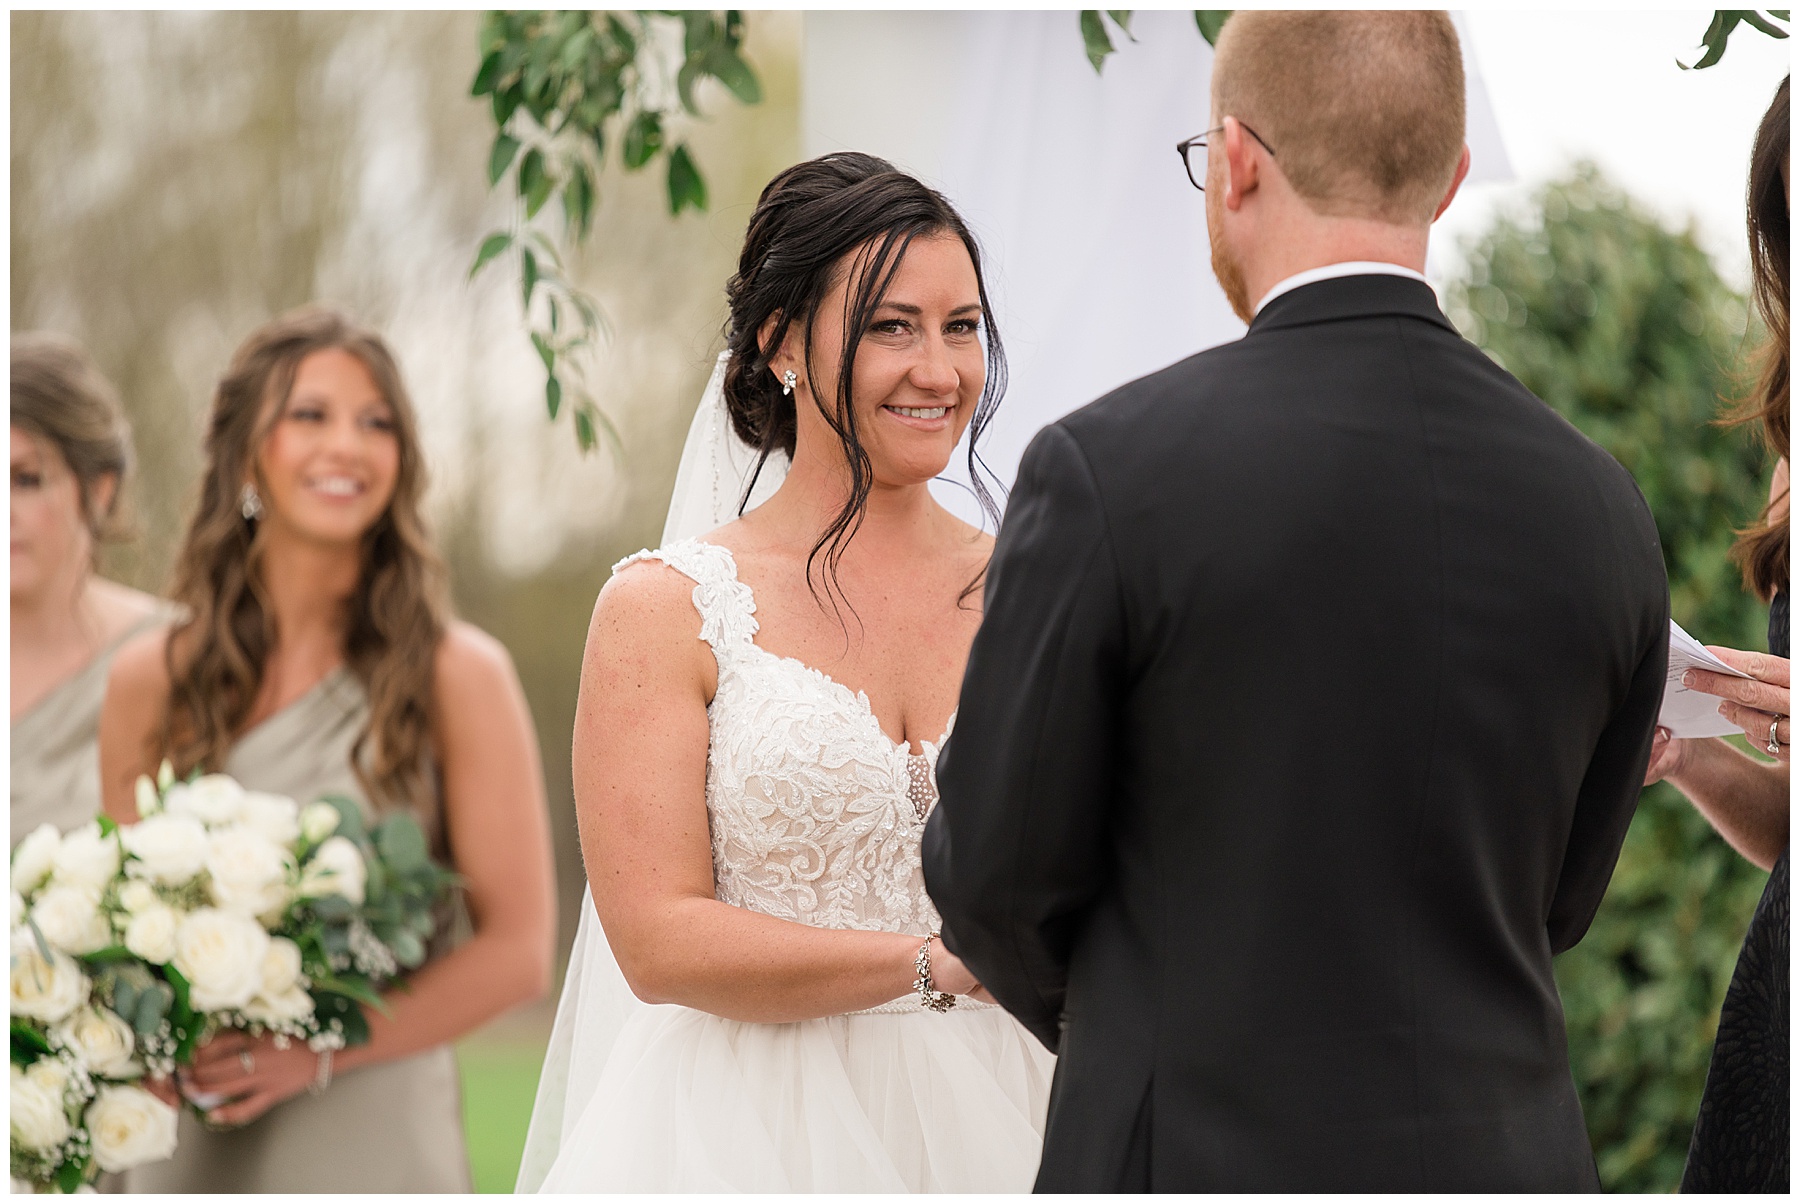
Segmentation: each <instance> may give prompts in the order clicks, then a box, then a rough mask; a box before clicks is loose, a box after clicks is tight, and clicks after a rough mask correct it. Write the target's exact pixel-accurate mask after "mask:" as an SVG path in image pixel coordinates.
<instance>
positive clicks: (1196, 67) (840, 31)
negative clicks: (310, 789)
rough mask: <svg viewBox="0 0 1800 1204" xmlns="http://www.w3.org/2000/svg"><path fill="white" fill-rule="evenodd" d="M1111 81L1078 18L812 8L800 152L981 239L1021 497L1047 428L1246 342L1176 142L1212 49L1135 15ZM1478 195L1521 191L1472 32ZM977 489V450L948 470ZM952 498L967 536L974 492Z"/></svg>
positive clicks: (945, 492) (997, 454)
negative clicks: (895, 176)
mask: <svg viewBox="0 0 1800 1204" xmlns="http://www.w3.org/2000/svg"><path fill="white" fill-rule="evenodd" d="M1132 29H1133V32H1134V33H1135V34H1136V37H1137V40H1136V41H1135V42H1130V41H1126V40H1124V39H1122V38H1121V39H1116V41H1117V42H1118V43H1119V52H1118V53H1117V54H1115V55H1113V56H1112V57H1111V58H1109V59H1108V60H1107V62H1106V68H1105V71H1104V73H1103V74H1102V75H1099V76H1096V75H1095V74H1094V71H1093V68H1092V67H1090V66H1089V65H1088V61H1087V57H1086V55H1085V54H1084V53H1083V52H1082V43H1081V36H1080V33H1079V32H1078V26H1077V24H1076V15H1075V13H1073V12H1067V11H1065V12H809V13H807V14H806V25H805V50H804V54H803V59H802V77H801V78H802V99H801V122H802V129H801V140H802V147H803V150H804V153H805V154H806V155H807V156H808V157H811V156H814V155H821V154H824V153H826V152H827V151H832V150H862V151H867V152H869V153H871V154H877V155H881V156H882V157H884V158H887V159H890V160H892V161H894V162H895V163H896V164H897V165H898V166H900V167H903V168H905V169H907V170H909V171H912V172H913V173H914V174H916V175H918V176H919V177H920V178H922V179H925V180H927V181H928V182H930V183H931V184H933V185H934V186H936V187H938V188H939V189H941V190H942V191H943V192H944V193H945V194H946V195H947V196H948V197H949V198H950V199H951V201H952V202H954V203H955V204H956V206H957V207H958V208H959V209H960V210H961V211H962V213H963V215H964V216H965V217H966V218H967V219H968V221H969V223H970V225H971V226H972V227H973V228H974V230H975V233H976V236H977V238H979V239H980V240H981V244H982V247H983V250H984V252H985V255H986V258H987V262H986V264H985V267H986V270H987V280H988V287H989V290H990V293H991V299H992V301H993V304H994V309H995V311H996V317H997V319H998V323H997V324H998V327H999V329H1000V333H1001V336H1002V338H1003V340H1004V342H1005V345H1006V352H1007V358H1008V360H1009V363H1010V366H1011V386H1010V387H1009V389H1008V390H1007V396H1006V400H1005V402H1004V403H1003V404H1002V405H1001V407H1000V411H999V414H998V415H997V416H996V417H995V419H994V422H993V424H992V425H991V426H990V427H989V429H988V432H987V434H986V436H985V437H984V439H983V442H982V454H983V457H984V458H985V460H986V462H987V463H988V465H989V466H990V467H992V468H993V469H994V471H995V472H996V473H997V474H998V476H999V478H1000V480H1001V481H1002V482H1003V483H1004V484H1005V485H1007V486H1010V485H1011V484H1012V480H1013V476H1014V473H1015V472H1016V470H1017V468H1018V463H1019V457H1020V455H1021V454H1022V453H1023V452H1024V450H1025V445H1026V444H1027V443H1029V442H1030V440H1031V437H1032V436H1033V435H1034V434H1036V433H1037V431H1038V429H1039V428H1040V427H1042V426H1043V425H1044V424H1045V423H1048V422H1051V421H1054V420H1055V419H1057V418H1059V417H1061V416H1062V415H1064V414H1066V413H1068V412H1069V411H1070V410H1073V409H1076V408H1077V407H1079V406H1082V405H1085V404H1086V403H1087V402H1089V401H1092V400H1094V399H1095V398H1097V397H1099V396H1101V395H1102V394H1104V393H1106V392H1108V391H1109V390H1111V389H1114V388H1116V387H1118V386H1119V385H1122V384H1124V383H1125V382H1127V381H1129V380H1133V379H1135V378H1136V377H1139V376H1142V375H1144V374H1146V373H1148V372H1153V371H1155V370H1157V369H1158V368H1162V367H1164V366H1166V365H1168V364H1171V363H1173V362H1175V361H1176V360H1179V359H1182V358H1184V357H1186V356H1188V355H1191V354H1193V353H1194V352H1196V351H1199V350H1201V349H1203V348H1206V347H1210V346H1213V345H1215V344H1218V343H1221V342H1225V341H1227V340H1229V339H1234V338H1237V337H1238V336H1239V335H1241V334H1242V333H1243V329H1244V328H1243V324H1242V323H1240V322H1239V321H1238V320H1237V318H1236V317H1235V316H1233V314H1232V312H1231V308H1230V306H1229V305H1227V304H1226V301H1225V297H1224V294H1223V293H1221V292H1220V291H1219V287H1218V285H1217V283H1216V282H1215V281H1214V280H1213V276H1212V270H1211V268H1210V266H1209V259H1210V256H1209V253H1208V250H1207V241H1206V212H1205V204H1204V199H1203V198H1202V197H1201V195H1200V193H1198V192H1196V191H1195V190H1194V188H1193V186H1192V185H1190V184H1189V183H1188V181H1187V177H1186V176H1185V175H1184V174H1183V172H1182V170H1181V165H1180V162H1179V160H1178V159H1177V157H1176V155H1175V150H1174V147H1175V144H1176V143H1177V142H1179V141H1180V140H1182V139H1183V138H1187V137H1190V136H1192V135H1194V134H1198V133H1200V132H1201V131H1202V130H1204V129H1206V127H1207V118H1208V116H1209V113H1208V103H1207V96H1208V84H1209V81H1210V78H1211V66H1212V49H1211V47H1209V46H1208V45H1207V44H1206V42H1205V41H1204V40H1203V39H1202V38H1201V37H1200V34H1199V31H1198V30H1197V29H1196V28H1195V27H1194V20H1193V16H1192V14H1190V13H1187V12H1139V13H1137V14H1136V16H1135V17H1134V18H1133V22H1132ZM1463 38H1464V61H1465V63H1466V65H1467V67H1468V70H1469V85H1470V86H1469V140H1470V146H1471V148H1472V150H1473V154H1474V166H1473V170H1472V172H1471V180H1472V181H1474V182H1481V181H1484V180H1502V179H1509V178H1511V168H1510V166H1509V165H1508V160H1507V156H1506V151H1505V147H1504V145H1503V144H1502V142H1501V140H1500V133H1499V127H1498V125H1497V124H1496V123H1495V121H1494V118H1493V113H1492V109H1491V107H1490V106H1489V104H1488V100H1487V92H1486V89H1485V88H1484V87H1483V86H1482V83H1481V79H1480V76H1479V74H1478V72H1477V70H1476V64H1475V62H1474V60H1473V58H1472V56H1470V55H1469V53H1468V33H1467V30H1466V27H1465V29H1464V31H1463ZM947 475H948V476H949V477H951V478H952V479H953V480H957V481H963V480H966V476H967V473H966V466H965V461H964V460H963V458H962V453H961V452H959V453H958V457H957V459H956V460H955V461H954V462H953V463H952V467H951V470H950V472H949V473H948V474H947ZM938 495H939V497H940V498H942V499H943V501H944V502H945V504H946V505H949V506H950V507H951V508H952V509H954V510H955V511H956V512H957V513H959V514H961V515H962V516H964V517H965V518H968V519H969V520H970V521H976V520H977V518H978V516H979V510H978V508H977V507H976V506H975V504H974V501H973V499H972V498H971V497H970V495H969V494H968V493H967V491H966V490H964V489H962V488H958V487H956V486H954V485H951V484H948V483H942V482H941V483H940V484H939V486H938Z"/></svg>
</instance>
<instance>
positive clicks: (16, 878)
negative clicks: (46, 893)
mask: <svg viewBox="0 0 1800 1204" xmlns="http://www.w3.org/2000/svg"><path fill="white" fill-rule="evenodd" d="M61 846H62V833H61V832H58V831H57V830H56V825H55V824H39V825H38V826H37V828H36V830H34V831H33V832H32V833H31V835H29V836H27V837H26V838H25V839H24V840H21V841H20V842H19V847H18V848H16V849H14V850H13V855H12V886H13V889H14V890H16V891H18V892H19V893H20V894H22V895H29V894H30V893H31V892H32V891H34V890H36V889H37V888H38V887H40V886H42V885H43V884H44V879H45V878H48V877H49V876H50V871H51V870H52V869H54V868H55V866H56V850H57V849H58V848H60V847H61Z"/></svg>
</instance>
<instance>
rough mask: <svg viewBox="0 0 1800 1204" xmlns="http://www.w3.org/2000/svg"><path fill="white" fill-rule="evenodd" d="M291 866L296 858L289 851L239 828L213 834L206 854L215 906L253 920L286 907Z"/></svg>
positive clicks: (267, 839) (262, 836)
mask: <svg viewBox="0 0 1800 1204" xmlns="http://www.w3.org/2000/svg"><path fill="white" fill-rule="evenodd" d="M292 866H293V858H292V857H291V856H290V855H289V854H288V852H287V850H286V849H284V848H282V847H281V846H280V845H278V844H275V843H273V842H271V841H270V840H269V838H268V837H266V836H264V835H263V834H262V833H260V832H258V831H256V830H255V829H253V828H249V827H245V826H243V825H240V824H233V825H232V826H231V827H228V828H220V829H219V830H218V831H216V832H214V833H213V834H212V841H211V844H210V846H209V847H208V849H207V853H206V869H207V872H208V873H210V874H211V875H212V897H213V902H215V903H217V904H218V905H219V906H220V907H227V908H230V909H231V910H232V911H240V912H243V913H244V914H245V915H250V916H260V915H264V914H266V913H268V912H273V911H279V910H281V909H282V908H283V907H285V906H286V905H287V902H288V899H289V897H290V895H289V891H288V873H289V871H290V869H291V868H292Z"/></svg>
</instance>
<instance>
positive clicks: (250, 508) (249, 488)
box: [238, 481, 263, 522]
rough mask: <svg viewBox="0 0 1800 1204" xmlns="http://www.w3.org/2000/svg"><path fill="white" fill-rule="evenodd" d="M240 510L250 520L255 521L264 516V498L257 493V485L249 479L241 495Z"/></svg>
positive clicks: (239, 500)
mask: <svg viewBox="0 0 1800 1204" xmlns="http://www.w3.org/2000/svg"><path fill="white" fill-rule="evenodd" d="M238 511H239V513H241V514H242V515H243V516H244V518H245V520H246V521H248V522H255V521H256V520H257V519H259V518H261V517H262V512H263V504H262V498H260V497H258V496H257V495H256V486H255V485H253V484H251V483H250V482H249V481H245V482H244V492H243V493H242V494H240V495H239V499H238Z"/></svg>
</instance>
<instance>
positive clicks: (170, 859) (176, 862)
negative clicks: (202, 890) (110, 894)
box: [120, 814, 208, 886]
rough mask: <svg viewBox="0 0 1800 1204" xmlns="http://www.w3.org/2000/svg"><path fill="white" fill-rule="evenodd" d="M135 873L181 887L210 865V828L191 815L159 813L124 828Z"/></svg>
mask: <svg viewBox="0 0 1800 1204" xmlns="http://www.w3.org/2000/svg"><path fill="white" fill-rule="evenodd" d="M120 838H121V839H122V840H124V842H125V851H126V852H128V853H130V854H131V855H132V856H133V857H135V858H137V861H136V862H135V863H134V864H133V866H132V872H133V873H138V874H142V875H144V876H145V877H147V878H149V879H150V880H151V881H152V882H160V883H162V884H163V885H164V886H180V885H181V884H182V883H184V882H187V881H189V880H190V879H192V878H193V876H194V875H195V874H198V873H199V872H200V871H201V870H202V869H203V868H205V866H206V852H207V848H208V844H207V839H206V828H205V827H204V826H203V825H202V824H201V823H200V821H199V820H197V819H195V818H194V817H193V816H191V815H167V814H164V815H155V816H152V817H150V818H149V819H146V820H142V821H140V822H138V823H135V824H132V825H131V826H130V827H128V828H122V829H120Z"/></svg>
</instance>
